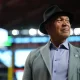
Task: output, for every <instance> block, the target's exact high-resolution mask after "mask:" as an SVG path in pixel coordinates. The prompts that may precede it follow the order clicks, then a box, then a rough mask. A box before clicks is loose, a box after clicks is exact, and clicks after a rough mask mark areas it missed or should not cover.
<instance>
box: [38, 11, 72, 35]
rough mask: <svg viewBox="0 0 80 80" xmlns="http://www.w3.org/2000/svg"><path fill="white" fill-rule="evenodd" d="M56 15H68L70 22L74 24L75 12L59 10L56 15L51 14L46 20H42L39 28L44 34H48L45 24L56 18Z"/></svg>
mask: <svg viewBox="0 0 80 80" xmlns="http://www.w3.org/2000/svg"><path fill="white" fill-rule="evenodd" d="M55 16H68V17H69V19H70V24H72V22H73V14H71V13H69V12H63V11H62V12H57V13H55V14H54V15H52V16H50V17H49V18H48V19H47V20H46V21H44V22H42V23H41V24H40V26H39V30H40V31H41V32H42V33H44V34H48V33H47V31H46V30H45V24H46V23H47V22H48V21H49V20H50V19H51V18H54V17H55Z"/></svg>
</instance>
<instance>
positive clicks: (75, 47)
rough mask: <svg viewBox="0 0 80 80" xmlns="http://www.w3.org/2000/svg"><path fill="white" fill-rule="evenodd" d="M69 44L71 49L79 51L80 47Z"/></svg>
mask: <svg viewBox="0 0 80 80" xmlns="http://www.w3.org/2000/svg"><path fill="white" fill-rule="evenodd" d="M70 45H71V48H73V50H76V51H77V52H79V53H80V47H78V46H75V45H72V44H70Z"/></svg>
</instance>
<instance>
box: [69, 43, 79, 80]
mask: <svg viewBox="0 0 80 80" xmlns="http://www.w3.org/2000/svg"><path fill="white" fill-rule="evenodd" d="M69 46H70V57H69V70H68V80H73V79H72V76H73V73H74V72H75V71H74V70H75V69H76V66H77V64H78V63H77V62H78V57H79V55H78V52H77V50H76V48H75V47H74V46H72V45H71V44H69Z"/></svg>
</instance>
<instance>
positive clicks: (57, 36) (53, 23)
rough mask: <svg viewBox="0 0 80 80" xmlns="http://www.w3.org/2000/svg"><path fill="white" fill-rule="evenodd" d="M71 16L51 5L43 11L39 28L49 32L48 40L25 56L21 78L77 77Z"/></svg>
mask: <svg viewBox="0 0 80 80" xmlns="http://www.w3.org/2000/svg"><path fill="white" fill-rule="evenodd" d="M72 21H73V15H72V14H71V13H69V12H64V11H62V10H61V9H60V8H59V7H58V6H56V5H54V6H51V7H50V8H48V9H47V10H46V11H45V13H44V22H43V23H42V24H41V25H40V31H41V32H42V33H44V34H47V35H50V41H49V42H48V43H47V44H46V45H44V46H42V47H39V48H38V49H36V50H35V51H32V52H31V53H30V55H29V56H28V58H27V60H26V63H25V67H24V74H23V80H80V49H79V48H77V47H75V46H73V45H71V44H70V43H69V42H68V41H67V38H68V37H69V35H70V28H71V23H72Z"/></svg>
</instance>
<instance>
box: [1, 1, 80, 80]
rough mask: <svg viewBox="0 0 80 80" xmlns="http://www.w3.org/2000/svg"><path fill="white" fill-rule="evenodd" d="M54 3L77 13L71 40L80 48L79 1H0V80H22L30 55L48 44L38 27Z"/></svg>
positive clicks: (47, 38)
mask: <svg viewBox="0 0 80 80" xmlns="http://www.w3.org/2000/svg"><path fill="white" fill-rule="evenodd" d="M55 4H57V5H58V6H59V7H60V8H62V9H63V10H65V11H69V12H71V13H73V14H74V22H73V24H72V27H73V28H71V32H70V37H69V38H68V40H69V42H70V43H71V44H73V45H75V46H77V47H80V4H79V1H78V0H74V1H73V0H0V80H22V75H23V71H24V64H25V60H26V59H27V56H28V55H29V53H30V52H31V51H32V50H34V49H36V48H37V47H39V46H42V45H44V44H46V43H47V42H48V41H49V36H47V35H44V34H42V33H41V32H40V31H39V30H38V28H39V25H40V23H41V22H42V21H43V12H44V11H45V9H47V8H48V7H49V6H51V5H55Z"/></svg>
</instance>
